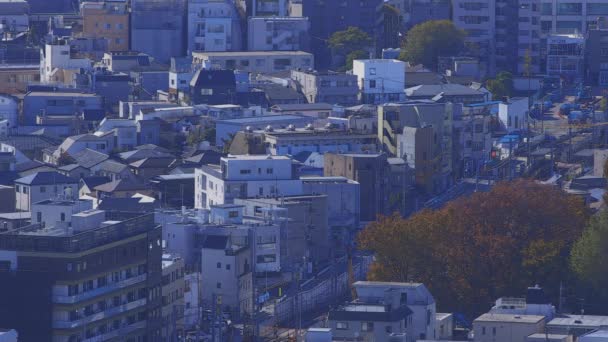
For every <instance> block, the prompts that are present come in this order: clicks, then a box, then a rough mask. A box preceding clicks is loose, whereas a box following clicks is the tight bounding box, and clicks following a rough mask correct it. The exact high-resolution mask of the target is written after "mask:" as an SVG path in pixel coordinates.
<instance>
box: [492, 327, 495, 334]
mask: <svg viewBox="0 0 608 342" xmlns="http://www.w3.org/2000/svg"><path fill="white" fill-rule="evenodd" d="M492 335H494V336H496V327H492Z"/></svg>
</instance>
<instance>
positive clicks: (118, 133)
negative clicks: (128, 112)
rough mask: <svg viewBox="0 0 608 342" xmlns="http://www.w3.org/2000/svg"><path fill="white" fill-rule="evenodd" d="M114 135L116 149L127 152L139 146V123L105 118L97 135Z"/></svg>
mask: <svg viewBox="0 0 608 342" xmlns="http://www.w3.org/2000/svg"><path fill="white" fill-rule="evenodd" d="M109 132H112V133H113V134H114V148H116V149H118V150H121V151H126V150H130V149H132V148H133V147H135V146H137V143H138V139H137V123H136V122H135V121H133V120H127V119H108V118H104V119H103V120H102V121H101V122H100V123H99V127H98V128H97V131H96V132H95V133H96V134H106V133H109Z"/></svg>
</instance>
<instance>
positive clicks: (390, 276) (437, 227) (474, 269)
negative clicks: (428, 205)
mask: <svg viewBox="0 0 608 342" xmlns="http://www.w3.org/2000/svg"><path fill="white" fill-rule="evenodd" d="M587 218H588V213H587V211H586V208H585V206H584V203H583V201H582V200H581V199H580V198H578V197H574V196H570V195H567V194H565V193H564V192H562V191H561V190H560V189H558V188H556V187H551V186H547V185H541V184H538V183H535V182H533V181H528V180H517V181H513V182H504V183H499V184H497V185H496V186H495V187H494V188H493V189H492V190H491V191H490V192H486V193H475V194H473V195H472V196H470V197H466V198H461V199H458V200H455V201H452V202H451V203H449V204H448V205H447V206H445V207H444V208H442V209H440V210H435V211H433V210H424V211H422V212H420V213H417V214H415V215H414V216H412V217H411V218H408V219H402V218H400V217H398V216H391V217H384V218H381V219H379V220H378V221H377V222H374V223H372V224H370V225H369V226H368V227H366V228H365V229H364V230H363V231H362V232H361V233H360V235H359V245H360V248H362V249H364V250H369V251H372V252H374V253H375V256H376V261H375V263H374V264H373V265H372V268H371V271H370V273H369V275H368V277H369V278H370V279H371V280H381V281H416V282H422V283H424V284H425V285H426V286H428V287H429V289H430V290H431V292H432V293H433V295H434V296H435V299H436V300H437V303H438V306H439V308H440V309H441V310H450V311H459V312H466V313H469V314H477V313H480V312H484V311H487V310H488V308H489V307H490V306H491V304H492V303H493V302H494V301H495V300H496V299H497V298H499V297H501V296H514V295H520V294H522V293H523V291H524V290H525V288H526V287H527V286H531V285H534V284H541V285H543V286H545V288H546V289H548V290H550V287H556V286H559V285H558V284H559V281H560V280H561V279H563V277H566V275H567V273H568V256H569V253H570V249H571V247H572V245H573V243H574V241H575V240H577V239H578V237H579V236H580V235H581V232H582V230H583V227H584V226H585V224H586V222H587ZM556 284H557V285H556Z"/></svg>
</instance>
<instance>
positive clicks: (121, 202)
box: [97, 197, 155, 213]
mask: <svg viewBox="0 0 608 342" xmlns="http://www.w3.org/2000/svg"><path fill="white" fill-rule="evenodd" d="M154 207H155V204H154V203H153V202H141V199H140V198H132V197H129V198H105V199H104V200H102V201H101V203H99V205H98V206H97V209H99V210H106V211H123V212H125V211H126V212H142V213H143V212H148V211H150V210H154Z"/></svg>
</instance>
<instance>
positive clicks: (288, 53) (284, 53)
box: [192, 51, 312, 57]
mask: <svg viewBox="0 0 608 342" xmlns="http://www.w3.org/2000/svg"><path fill="white" fill-rule="evenodd" d="M192 56H194V57H197V56H199V57H204V56H207V57H235V56H238V57H250V56H266V57H270V56H288V57H293V56H312V54H311V53H309V52H304V51H227V52H193V53H192Z"/></svg>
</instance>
